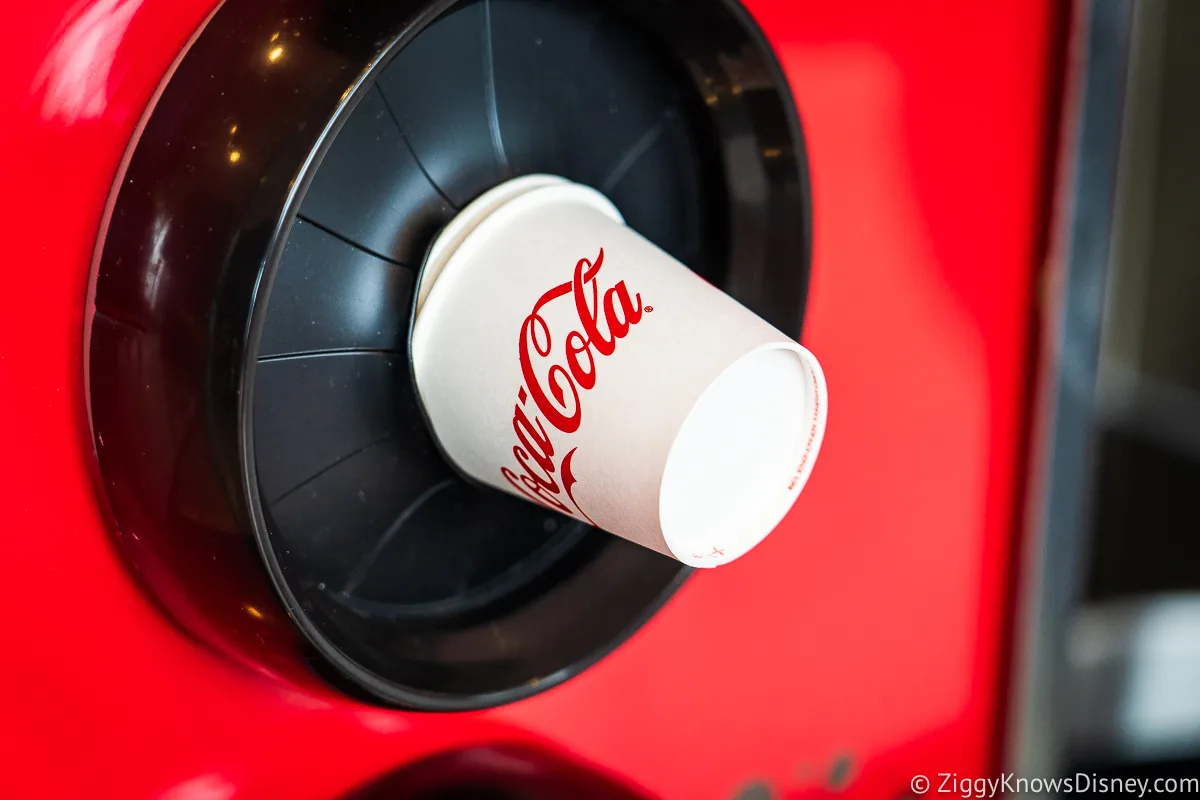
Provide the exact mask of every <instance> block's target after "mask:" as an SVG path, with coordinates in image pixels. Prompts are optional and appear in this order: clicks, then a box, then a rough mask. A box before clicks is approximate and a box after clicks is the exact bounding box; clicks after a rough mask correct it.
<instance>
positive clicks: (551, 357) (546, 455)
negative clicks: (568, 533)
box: [500, 248, 654, 524]
mask: <svg viewBox="0 0 1200 800" xmlns="http://www.w3.org/2000/svg"><path fill="white" fill-rule="evenodd" d="M603 266H604V248H600V253H599V254H598V255H597V256H596V258H595V260H594V261H591V260H588V259H586V258H581V259H579V261H578V262H576V264H575V274H574V276H573V277H572V279H571V280H569V281H567V282H565V283H561V284H559V285H558V286H555V287H554V288H553V289H550V290H549V291H548V292H546V293H545V294H543V295H542V296H541V297H540V298H538V301H537V302H536V303H534V305H533V310H532V311H530V312H529V315H528V316H526V317H525V321H524V322H523V323H522V324H521V333H520V338H519V340H518V344H517V353H518V357H519V360H520V363H521V377H522V379H523V382H522V384H521V386H520V387H519V388H518V389H517V402H516V403H515V404H514V405H513V418H512V424H513V432H514V433H515V434H516V437H517V443H516V444H515V445H513V449H512V453H513V458H514V459H515V460H516V468H515V469H510V468H509V467H501V469H500V474H501V475H503V476H504V479H505V480H507V481H508V482H509V483H510V484H512V486H513V488H515V489H516V490H517V491H518V492H520V493H521V494H523V495H524V496H525V497H527V498H529V499H530V500H532V501H534V502H535V503H540V504H541V505H543V506H546V507H547V508H552V509H554V510H555V511H559V512H561V513H563V514H568V515H570V516H577V515H578V516H580V517H582V518H583V519H586V520H587V521H588V522H592V520H591V518H590V517H589V516H588V515H587V514H586V513H584V511H583V509H581V508H580V507H579V504H578V503H576V502H575V493H574V487H575V484H576V482H577V481H576V479H575V475H574V472H573V469H572V461H573V459H574V458H575V451H576V450H577V449H578V448H574V447H573V448H571V449H570V450H568V451H567V452H566V453H564V454H562V455H561V457H560V456H559V452H560V450H561V449H562V448H561V447H556V445H555V437H554V436H553V435H552V432H557V433H559V434H565V435H568V436H569V435H570V434H573V433H575V432H576V431H577V430H579V426H580V425H581V424H582V422H583V415H584V408H583V403H582V400H581V396H580V393H581V392H587V391H589V390H590V389H592V388H593V387H594V386H595V385H596V371H597V365H598V362H599V360H600V359H601V358H604V357H607V356H611V355H612V354H613V352H614V351H615V350H616V347H617V342H618V341H620V340H621V339H624V338H625V337H626V336H627V335H628V334H629V329H630V328H631V327H632V326H634V325H636V324H638V323H639V322H640V321H641V320H642V315H643V314H645V313H649V312H651V311H653V310H654V309H653V307H651V306H643V305H642V296H641V295H640V294H635V295H633V296H632V297H630V294H629V288H628V287H627V286H626V285H625V281H617V283H616V284H615V285H614V286H612V287H611V288H608V289H606V290H604V292H603V293H601V291H600V282H599V280H598V279H597V278H598V276H599V274H600V268H601V267H603ZM568 297H569V298H571V300H572V301H573V302H574V305H575V316H576V317H577V319H576V320H575V324H573V325H572V326H571V330H569V331H568V332H567V333H566V335H565V336H562V337H561V338H560V337H559V336H558V335H557V334H556V332H555V331H551V330H550V326H549V324H547V322H546V318H545V317H544V316H543V310H544V309H545V308H546V306H548V305H549V304H550V303H553V302H555V301H558V300H562V302H567V300H566V299H564V298H568ZM531 400H532V401H533V402H532V405H531V404H530V402H529V401H531ZM547 426H549V428H550V430H549V431H548V430H547ZM568 503H570V505H568ZM592 524H595V523H592Z"/></svg>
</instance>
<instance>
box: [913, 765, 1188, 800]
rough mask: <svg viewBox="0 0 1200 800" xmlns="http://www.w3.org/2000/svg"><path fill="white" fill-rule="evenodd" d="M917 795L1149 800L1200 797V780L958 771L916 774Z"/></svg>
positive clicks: (914, 791)
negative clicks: (967, 774) (1148, 798)
mask: <svg viewBox="0 0 1200 800" xmlns="http://www.w3.org/2000/svg"><path fill="white" fill-rule="evenodd" d="M910 788H911V789H912V791H913V793H914V794H916V795H927V794H942V795H955V796H957V797H962V798H965V799H966V800H970V799H971V798H984V797H989V798H990V797H1001V796H1004V795H1018V796H1020V795H1047V796H1057V795H1060V794H1076V793H1081V792H1093V793H1096V794H1119V795H1123V796H1128V797H1146V796H1147V795H1153V794H1200V777H1195V778H1174V777H1172V778H1109V777H1104V776H1100V775H1097V774H1096V773H1094V772H1093V773H1090V774H1089V773H1086V772H1077V773H1075V774H1074V775H1069V776H1063V777H1058V778H1018V777H1017V776H1016V775H1013V774H1012V773H1004V774H1002V775H1000V776H999V777H996V778H968V777H964V776H962V775H959V774H958V773H957V772H939V773H937V774H935V775H932V776H928V777H927V776H925V775H916V776H914V777H913V779H912V780H911V781H910Z"/></svg>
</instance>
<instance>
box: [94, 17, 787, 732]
mask: <svg viewBox="0 0 1200 800" xmlns="http://www.w3.org/2000/svg"><path fill="white" fill-rule="evenodd" d="M533 172H548V173H553V174H558V175H562V176H564V177H566V178H569V179H571V180H575V181H579V182H581V183H585V184H588V185H591V186H594V187H595V188H597V189H600V190H601V191H603V192H604V193H605V194H607V195H608V196H609V197H610V198H611V199H612V200H613V201H614V203H615V204H616V205H617V206H618V208H620V210H621V211H622V213H623V214H624V216H625V217H626V220H627V221H628V222H629V224H630V225H631V226H632V227H634V228H635V229H637V230H638V231H639V232H641V233H642V234H643V235H645V236H647V237H648V238H649V239H651V240H652V241H654V242H656V243H657V244H658V245H659V246H661V247H663V248H664V249H665V250H667V251H668V252H670V253H671V254H672V255H674V256H675V257H676V258H678V259H680V260H681V261H683V262H684V263H685V264H687V265H689V266H690V267H692V268H693V269H695V270H697V271H698V272H700V273H701V274H703V275H705V277H707V278H708V279H709V280H710V281H712V282H713V283H715V284H717V285H720V286H722V287H723V288H725V289H726V290H727V291H729V292H730V293H731V294H732V295H733V296H734V297H735V298H737V299H739V300H740V301H742V302H743V303H744V304H745V305H747V306H748V307H749V308H751V309H752V310H754V311H755V312H757V313H758V314H760V315H761V316H763V317H764V318H766V319H767V320H768V321H770V322H772V323H773V324H774V325H776V326H777V327H779V328H780V329H782V330H784V331H787V332H789V333H793V334H795V335H798V334H799V331H800V327H801V322H802V315H803V309H804V302H805V292H806V289H807V279H808V255H809V229H810V228H809V216H808V215H809V208H808V195H807V192H808V187H807V175H806V171H805V163H804V150H803V141H802V136H801V132H800V127H799V122H798V120H797V118H796V113H795V109H794V107H793V105H792V101H791V97H790V94H789V88H788V85H787V83H786V80H785V79H784V77H783V75H782V72H781V70H780V69H779V66H778V64H777V62H776V61H775V59H774V56H773V54H772V52H771V50H770V47H769V46H768V45H767V43H766V41H765V39H764V38H763V36H762V35H761V32H760V31H759V30H758V29H757V27H756V26H755V25H754V23H753V21H752V20H751V19H750V17H749V15H748V14H747V13H746V12H745V10H744V9H743V8H742V7H741V6H740V5H739V4H738V3H736V2H733V0H695V1H693V2H684V0H610V2H599V1H598V0H473V1H469V2H460V3H450V2H439V1H435V0H407V1H403V2H402V1H398V2H395V3H378V2H375V0H345V1H344V2H339V3H327V2H324V0H259V1H258V2H249V0H228V2H226V3H224V4H223V5H222V6H221V8H220V9H219V10H218V11H217V12H215V13H214V15H213V17H212V18H211V19H210V20H209V22H208V23H207V25H206V27H205V29H204V30H203V31H202V32H201V33H200V34H199V35H198V36H197V38H196V40H195V41H194V43H193V44H192V46H191V48H190V50H189V51H188V53H187V54H186V55H185V56H184V57H183V58H182V60H181V61H180V63H179V64H178V65H177V68H176V69H175V71H174V73H173V77H172V78H171V80H170V81H169V82H168V83H167V85H166V86H165V87H164V88H163V92H162V94H161V97H160V99H159V100H158V102H157V105H156V106H155V108H154V109H153V111H152V113H151V114H150V116H149V117H148V118H147V121H146V124H145V126H144V128H143V133H142V137H141V139H140V140H139V141H138V142H137V144H136V145H135V147H134V149H133V151H132V153H131V155H130V158H129V162H128V170H127V173H126V175H125V176H124V177H123V180H122V182H121V184H120V185H119V187H118V191H117V193H116V195H115V199H114V204H113V208H112V211H111V214H110V218H109V219H110V221H109V225H108V227H107V230H106V238H105V239H104V240H103V242H102V248H101V253H100V258H99V260H98V265H99V266H98V269H97V272H96V276H95V293H94V309H95V316H94V322H93V323H92V325H91V327H90V329H89V335H90V364H91V368H90V379H89V392H90V396H91V401H92V422H93V428H94V430H95V431H96V442H97V452H98V455H99V460H100V469H101V472H102V474H103V478H104V482H103V485H104V487H105V490H106V492H107V493H108V495H109V500H110V502H111V505H112V509H113V513H114V515H115V516H116V517H117V522H118V525H119V526H122V527H129V528H130V529H137V530H140V531H141V532H142V534H143V538H140V539H139V540H138V542H141V544H138V545H137V547H134V546H133V545H130V544H128V542H127V541H126V540H125V539H122V547H124V548H126V551H127V553H128V554H129V555H130V558H131V559H132V560H133V561H134V563H135V564H136V565H137V566H138V569H139V572H140V573H141V574H142V575H143V576H145V577H146V578H147V582H148V585H150V586H151V588H152V591H155V592H156V593H158V594H159V596H160V599H162V600H163V602H164V604H165V605H167V606H168V607H169V608H170V609H171V610H172V611H173V612H174V613H175V614H176V616H177V617H178V618H179V619H181V620H183V621H185V623H186V624H189V625H193V626H194V627H195V629H196V630H197V631H199V632H200V633H201V635H203V636H205V637H206V638H208V639H214V638H215V639H217V640H220V645H221V646H222V647H228V648H231V649H235V650H238V651H239V652H241V653H242V654H243V655H245V654H246V653H250V654H251V657H252V658H259V657H260V656H258V655H256V653H257V650H256V649H255V647H252V646H250V645H245V646H243V645H242V644H239V643H240V642H243V641H251V639H253V641H261V640H260V639H259V638H258V637H257V636H251V637H250V638H249V639H248V638H247V637H246V636H245V635H243V634H242V633H241V630H242V626H244V625H247V624H254V625H259V624H261V625H264V626H265V625H267V624H268V623H269V622H270V618H269V615H262V614H261V613H260V614H259V616H257V617H254V618H253V621H247V620H248V618H247V617H246V614H247V613H248V612H247V611H246V609H247V608H250V609H252V610H253V609H257V608H258V606H257V605H256V604H258V603H259V602H260V601H258V600H253V601H252V602H251V601H250V599H251V598H254V597H255V596H256V595H255V589H254V585H253V582H254V581H255V580H259V578H258V577H257V576H256V575H255V574H254V572H255V571H254V570H253V569H247V567H248V566H252V565H249V564H248V562H246V563H244V562H243V561H242V560H241V559H242V558H243V555H242V554H240V553H239V547H237V546H235V545H236V544H238V543H237V542H235V541H234V540H235V539H236V537H231V536H230V534H231V533H236V532H238V531H241V532H246V531H249V532H251V533H252V534H253V537H254V540H255V543H256V546H257V552H258V554H259V555H260V556H261V558H262V560H263V563H264V564H265V566H266V568H267V573H268V576H269V579H270V583H271V584H272V585H273V587H274V589H275V591H276V592H277V594H278V595H279V597H280V598H281V599H282V601H283V603H284V605H285V606H286V608H287V611H288V615H289V616H290V618H291V621H292V622H293V623H294V625H295V626H296V628H298V629H299V630H300V631H301V632H302V633H303V635H304V638H305V640H306V641H307V642H308V643H309V644H310V645H311V647H312V648H313V650H314V651H315V652H316V653H317V654H318V655H319V658H320V659H321V660H322V663H324V664H327V665H328V666H329V669H324V668H322V671H323V672H325V673H327V674H334V675H336V676H339V677H338V678H337V680H340V681H343V682H344V685H346V686H348V687H350V689H351V690H352V691H355V692H357V693H359V694H361V695H362V696H365V697H369V698H371V699H374V700H378V701H382V702H386V703H392V704H400V705H406V706H410V707H416V708H423V709H443V710H448V709H464V708H475V707H481V706H487V705H492V704H496V703H502V702H508V701H511V700H515V699H518V698H521V697H524V696H527V695H529V694H532V693H534V692H536V691H539V690H541V689H544V688H547V687H549V686H552V685H554V684H556V683H558V682H560V681H562V680H564V679H565V678H567V677H569V676H570V675H573V674H576V673H577V672H579V671H580V670H582V669H584V668H585V667H586V666H588V665H589V664H591V663H593V662H594V661H595V660H597V659H598V658H600V657H601V656H602V655H603V654H604V653H606V652H608V651H609V650H611V649H612V648H613V647H615V646H616V645H617V644H619V643H620V642H621V641H623V640H624V639H625V638H626V637H627V636H628V635H629V634H630V633H632V632H633V631H634V630H636V629H637V627H638V626H640V625H641V624H642V623H643V622H645V620H647V619H648V618H649V617H650V616H651V615H652V614H653V613H654V612H655V611H656V610H657V609H658V608H659V607H660V606H661V604H662V603H663V602H664V601H665V600H666V598H667V597H669V596H670V594H671V592H673V591H674V589H675V588H676V587H677V586H678V585H679V583H680V582H681V581H682V580H683V578H684V577H685V576H686V574H687V572H688V571H687V570H686V569H685V568H683V567H682V566H681V565H679V564H678V563H676V562H674V561H671V560H669V559H666V558H664V557H662V556H660V555H658V554H656V553H654V552H652V551H649V550H646V549H643V548H641V547H638V546H636V545H633V544H629V543H627V542H625V541H623V540H620V539H617V538H615V537H612V536H609V535H607V534H603V533H600V532H598V531H595V530H591V529H588V528H586V527H583V526H580V525H578V524H575V523H573V522H571V521H569V520H566V519H564V518H560V517H557V516H555V515H553V514H549V513H547V512H546V511H544V510H542V509H540V508H538V507H535V506H533V505H530V504H527V503H524V502H523V501H519V500H516V499H513V498H510V497H508V496H506V495H502V494H500V493H497V492H494V491H492V490H490V489H485V488H481V487H478V486H475V485H472V484H469V483H467V482H466V481H464V480H462V479H461V478H460V477H459V476H458V475H457V473H456V472H455V471H454V470H453V469H452V468H451V467H450V466H449V465H448V464H446V463H445V461H444V460H443V459H442V457H441V456H440V454H439V453H438V451H437V448H436V446H435V444H434V442H433V440H432V438H431V436H430V434H429V432H428V431H427V430H426V428H425V425H424V422H423V419H422V417H421V415H420V413H419V412H418V409H417V404H416V398H415V395H414V391H413V387H412V385H411V380H410V373H409V368H408V362H407V354H406V352H405V347H406V341H407V339H406V336H407V330H408V324H409V319H408V315H409V312H410V308H411V304H410V300H411V294H412V289H413V284H414V280H415V274H416V270H417V269H418V268H419V266H420V262H421V258H422V255H423V253H424V252H425V249H426V248H427V247H428V245H429V243H430V241H431V240H432V238H433V236H434V235H435V234H436V232H437V231H438V230H439V229H440V228H441V227H442V226H443V225H445V224H446V222H448V221H449V220H450V219H451V218H452V217H453V216H454V214H455V213H456V211H457V209H459V208H461V207H462V206H463V205H465V204H466V203H468V202H469V201H470V200H471V199H473V198H474V197H476V196H478V195H479V194H481V193H482V192H484V191H486V190H487V189H489V188H491V187H492V186H494V185H496V184H498V183H500V182H502V181H504V180H506V179H508V178H511V177H514V176H517V175H522V174H529V173H533ZM181 432H182V433H181ZM183 433H186V436H185V435H183ZM105 440H107V442H106V441H105ZM147 454H149V455H147ZM188 537H191V538H188ZM210 553H212V554H218V555H210ZM194 554H203V556H204V557H197V555H194ZM226 559H232V560H237V563H238V565H239V566H238V567H237V569H236V570H235V569H234V568H233V567H232V566H230V564H232V561H226ZM235 575H236V580H235ZM201 621H202V622H203V624H200V622H201ZM214 630H219V631H222V632H223V633H220V634H219V635H216V636H214V635H213V634H212V633H211V632H212V631H214Z"/></svg>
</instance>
